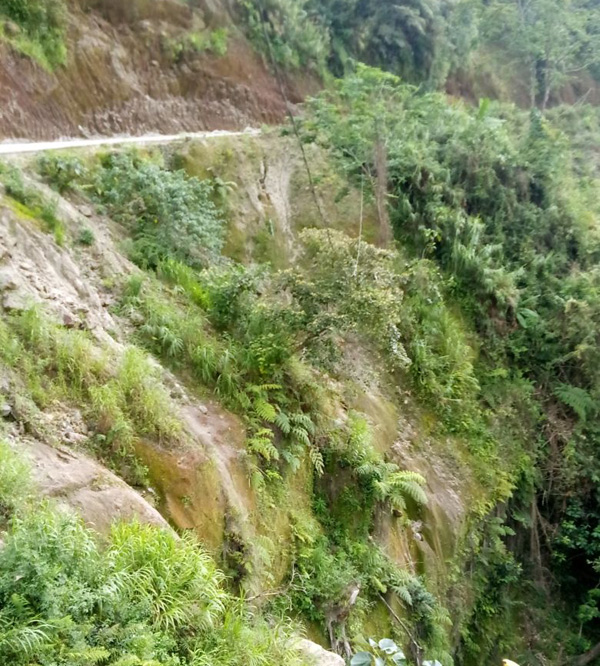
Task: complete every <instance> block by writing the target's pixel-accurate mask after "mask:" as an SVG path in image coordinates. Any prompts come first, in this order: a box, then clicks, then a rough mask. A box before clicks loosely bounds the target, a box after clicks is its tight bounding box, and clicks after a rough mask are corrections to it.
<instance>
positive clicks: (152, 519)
mask: <svg viewBox="0 0 600 666" xmlns="http://www.w3.org/2000/svg"><path fill="white" fill-rule="evenodd" d="M25 453H26V454H27V456H28V457H29V458H30V460H31V461H32V475H33V479H34V482H35V483H36V485H37V488H38V489H39V491H40V492H41V493H42V494H43V495H45V496H48V497H52V498H54V499H55V500H57V501H58V502H59V503H60V504H63V505H64V506H66V507H69V508H71V509H74V510H75V511H77V513H79V514H80V515H81V517H82V518H83V520H84V521H85V523H86V524H87V525H89V526H90V527H92V528H93V529H95V530H97V531H98V532H100V533H107V532H108V530H109V529H110V526H111V525H112V523H113V522H115V521H118V520H133V519H137V520H139V521H140V522H143V523H148V524H150V525H156V526H158V527H164V528H168V527H169V526H168V523H167V522H166V520H165V519H164V518H163V517H162V516H161V515H160V513H158V511H157V510H156V509H155V508H154V507H152V506H151V505H150V504H149V503H148V502H146V500H144V499H143V498H142V497H141V495H139V494H138V493H137V492H136V491H135V490H133V488H131V487H130V486H128V485H127V484H126V483H125V482H124V481H122V480H121V479H119V478H118V477H117V476H115V475H114V474H113V473H112V472H110V471H109V470H107V469H106V468H105V467H103V466H102V465H100V464H99V463H97V462H96V461H94V460H92V459H91V458H89V457H88V456H86V455H84V454H81V453H76V452H74V451H71V450H68V449H63V448H60V449H59V448H54V447H52V446H48V445H47V444H43V443H42V442H39V441H31V442H27V443H26V444H25Z"/></svg>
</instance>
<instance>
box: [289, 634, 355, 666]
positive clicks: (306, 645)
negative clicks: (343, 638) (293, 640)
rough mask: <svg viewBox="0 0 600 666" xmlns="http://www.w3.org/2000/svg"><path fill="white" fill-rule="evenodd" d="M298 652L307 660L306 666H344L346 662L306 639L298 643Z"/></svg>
mask: <svg viewBox="0 0 600 666" xmlns="http://www.w3.org/2000/svg"><path fill="white" fill-rule="evenodd" d="M298 650H299V651H300V652H301V653H302V655H303V656H304V657H305V658H306V662H305V663H306V666H344V660H343V659H342V658H341V657H340V656H339V655H338V654H334V653H333V652H328V651H327V650H325V649H324V648H322V647H321V646H320V645H317V643H313V642H312V641H309V640H307V639H306V638H304V639H302V640H301V641H298Z"/></svg>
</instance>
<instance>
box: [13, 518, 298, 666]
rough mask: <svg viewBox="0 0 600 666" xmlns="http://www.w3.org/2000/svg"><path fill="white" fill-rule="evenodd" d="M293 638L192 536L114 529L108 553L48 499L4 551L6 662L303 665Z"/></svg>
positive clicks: (46, 665)
mask: <svg viewBox="0 0 600 666" xmlns="http://www.w3.org/2000/svg"><path fill="white" fill-rule="evenodd" d="M269 631H272V632H274V634H273V636H278V635H279V636H280V641H281V642H278V641H275V640H271V639H270V638H269ZM236 637H238V638H243V639H244V640H242V641H240V642H238V643H234V644H231V643H229V640H231V639H235V638H236ZM289 640H290V639H289V634H288V632H287V631H286V630H284V629H282V630H279V629H277V628H274V629H269V628H268V627H267V626H265V625H264V624H261V622H260V621H256V622H255V621H253V620H252V618H251V617H249V616H248V615H247V614H246V612H245V611H244V609H243V608H242V607H241V605H240V603H239V602H237V601H236V600H234V599H233V598H231V597H230V596H229V595H228V594H227V592H226V591H225V590H224V588H223V575H222V574H221V573H220V572H219V571H218V570H217V568H216V566H215V564H214V562H213V561H212V560H211V559H210V557H209V556H208V555H206V553H204V551H203V550H202V548H201V547H200V545H199V544H198V542H197V541H195V540H194V539H193V538H192V537H191V536H190V535H186V536H185V537H184V538H182V539H179V538H177V536H176V535H175V534H174V533H172V532H170V531H166V530H161V529H157V528H155V527H150V526H144V525H140V524H137V523H132V524H129V525H117V526H115V527H114V529H113V531H112V534H111V536H110V539H109V542H108V545H107V548H106V549H104V550H103V549H101V548H100V547H99V546H98V544H97V542H96V541H95V539H94V534H93V533H92V532H91V531H90V530H87V529H85V528H84V527H83V526H82V524H81V523H80V521H79V520H78V519H76V518H74V517H73V516H71V515H67V514H65V513H63V512H59V511H57V510H56V509H54V508H53V507H51V506H49V505H42V506H38V507H36V508H35V510H32V511H30V512H27V513H25V514H24V515H23V516H22V517H20V518H17V519H15V520H14V522H13V525H12V527H11V529H10V532H9V534H8V536H7V539H6V543H5V545H4V547H3V548H2V549H0V662H1V663H3V664H11V666H29V665H30V664H32V663H35V664H39V666H55V665H61V666H62V665H64V666H67V665H68V666H87V665H88V664H108V663H110V664H115V666H116V665H117V664H119V665H122V666H123V665H125V664H128V665H132V666H133V665H137V666H140V665H141V664H147V665H149V664H156V665H157V666H158V665H160V666H199V665H200V664H201V665H205V664H209V663H210V664H216V663H218V664H220V665H222V666H241V664H247V663H256V664H259V663H260V664H264V666H278V665H279V664H281V663H286V664H295V663H297V662H296V658H295V657H294V655H293V654H292V653H291V652H290V651H289V649H288V648H287V647H286V645H287V644H289Z"/></svg>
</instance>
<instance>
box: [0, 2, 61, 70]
mask: <svg viewBox="0 0 600 666" xmlns="http://www.w3.org/2000/svg"><path fill="white" fill-rule="evenodd" d="M66 12H67V9H66V5H65V2H64V0H1V2H0V32H2V33H4V34H3V35H2V37H3V38H5V39H7V40H8V41H9V42H10V43H11V44H12V45H14V46H15V47H16V48H17V49H18V50H20V51H22V52H23V53H25V54H27V55H29V56H31V57H32V58H34V59H35V60H37V61H38V62H39V63H40V64H42V65H43V66H44V67H46V68H48V69H53V68H55V67H57V66H58V65H62V64H64V62H65V60H66V54H67V51H66V47H65V41H64V37H65V29H66V20H67V18H66ZM2 19H6V20H9V21H11V25H9V26H7V25H6V24H5V21H3V20H2Z"/></svg>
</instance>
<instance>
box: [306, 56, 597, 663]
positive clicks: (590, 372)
mask: <svg viewBox="0 0 600 666" xmlns="http://www.w3.org/2000/svg"><path fill="white" fill-rule="evenodd" d="M374 128H376V130H377V131H376V132H375V131H374ZM303 131H304V135H305V140H306V141H317V142H319V143H320V144H321V145H322V146H324V147H326V148H327V149H328V150H330V151H331V153H332V155H333V156H335V158H336V159H337V161H338V164H339V167H340V169H342V170H343V172H344V173H345V174H346V175H347V176H348V177H349V178H350V179H352V180H353V181H354V182H355V183H359V182H363V183H365V186H366V187H367V188H368V189H369V190H370V195H371V196H374V192H373V188H372V187H371V185H372V181H371V180H370V179H369V177H368V176H369V175H370V174H371V173H373V172H374V170H375V159H376V151H375V142H376V140H378V139H379V140H382V141H384V143H385V148H386V153H387V159H388V165H387V166H388V168H387V181H386V190H387V197H388V207H389V211H390V215H391V218H392V221H393V225H394V229H395V236H396V238H397V239H398V241H400V243H401V244H402V246H403V247H405V248H410V251H411V253H412V254H413V255H416V256H420V257H424V258H428V259H429V260H430V261H431V262H433V263H434V264H435V265H437V266H438V267H439V269H440V271H441V274H442V276H444V278H445V281H444V282H443V283H442V284H443V288H442V300H443V302H444V303H445V304H446V306H449V305H450V304H451V303H454V304H455V307H456V308H457V309H459V310H460V311H461V312H462V314H463V316H464V318H465V319H464V320H463V321H464V322H465V324H466V325H467V326H468V328H470V329H471V330H473V331H475V332H476V334H477V336H476V337H475V338H472V339H471V340H470V341H468V342H467V340H465V338H463V340H465V343H466V344H467V345H470V346H472V347H473V351H474V352H475V350H476V358H474V359H473V361H472V364H473V365H472V368H473V370H472V380H469V381H468V382H467V383H466V384H465V386H466V390H467V393H466V395H467V396H471V399H472V402H471V403H470V404H471V405H472V410H471V411H469V410H468V409H465V403H464V402H463V403H462V404H461V405H460V407H459V410H460V413H461V415H462V417H463V418H462V419H461V423H460V425H459V426H458V427H459V429H464V430H463V432H465V433H467V437H468V438H469V439H470V440H471V441H474V439H478V438H479V437H480V436H481V435H482V432H483V430H482V428H484V429H487V432H488V437H489V436H490V435H491V436H492V439H494V438H495V439H496V442H500V443H501V441H502V440H501V438H500V439H499V438H498V434H497V433H496V434H494V430H493V428H492V430H491V431H490V429H489V424H490V422H489V421H488V420H487V419H486V418H485V417H484V419H483V421H481V420H479V417H481V416H483V415H484V414H485V413H486V412H487V411H488V409H489V408H490V407H491V408H492V409H493V410H498V408H499V403H498V398H499V396H500V395H501V394H504V395H506V392H507V391H508V392H514V391H516V392H517V393H521V396H522V398H521V400H522V407H526V406H527V405H529V407H526V410H525V411H524V412H521V414H522V416H521V417H520V418H523V416H525V415H526V414H527V412H529V416H525V418H526V421H525V423H526V422H527V421H528V422H529V427H530V428H531V430H529V431H527V429H526V430H525V432H524V433H522V435H523V438H522V439H521V447H522V448H521V451H522V454H523V455H525V456H526V458H527V459H528V460H529V461H530V462H529V463H528V464H526V465H525V467H517V468H513V470H512V472H511V473H510V475H509V476H510V478H511V481H510V483H511V484H512V485H514V486H515V487H516V489H517V491H516V493H515V496H514V497H515V499H514V500H513V506H512V510H513V512H514V513H513V518H512V519H510V518H509V522H510V520H514V521H515V524H517V525H519V526H520V527H521V529H525V530H529V531H531V533H532V534H533V536H532V541H531V544H532V545H531V549H529V548H524V549H522V550H517V551H516V556H517V557H518V558H521V559H522V562H523V565H524V566H525V567H526V568H527V570H528V571H529V572H530V574H531V575H532V576H533V577H534V579H535V580H536V581H537V583H536V584H537V585H539V586H540V589H542V590H546V592H547V593H548V594H549V593H550V592H549V591H550V590H558V591H560V593H561V594H562V595H563V596H562V599H564V600H568V603H569V604H570V606H569V607H570V608H571V612H572V613H573V614H575V615H576V616H577V618H578V620H577V621H576V622H571V621H570V620H569V621H568V622H567V624H568V625H569V626H571V627H573V629H575V626H578V628H579V630H581V631H582V632H583V634H582V635H580V637H579V638H575V635H574V634H572V635H571V638H565V641H566V643H567V645H566V646H565V649H567V650H572V651H574V652H576V651H582V650H583V649H585V648H586V647H589V646H590V644H591V642H592V641H594V640H595V639H596V640H597V638H598V636H599V634H598V631H599V626H598V624H597V620H596V618H597V610H596V609H597V595H596V593H595V589H596V579H597V553H598V551H597V548H596V545H595V544H596V539H595V537H594V536H593V535H594V533H595V529H596V528H595V526H596V525H597V511H598V509H597V498H598V486H597V482H596V480H597V478H599V477H598V466H597V456H596V454H595V442H596V441H597V436H598V427H599V422H598V411H597V408H596V405H597V403H598V400H599V398H600V383H599V378H600V376H599V375H598V372H597V368H598V359H597V358H596V357H597V352H598V338H597V332H598V330H599V329H598V325H599V323H600V322H599V321H598V317H597V314H598V312H599V311H600V310H599V307H600V300H599V297H598V294H599V293H600V292H599V291H598V268H597V262H598V257H599V255H598V250H599V245H598V235H597V219H598V212H599V211H598V207H597V203H596V202H595V201H594V200H593V198H590V197H589V193H590V192H592V191H593V192H597V188H598V183H597V181H596V180H594V179H593V178H592V179H590V172H589V169H588V170H586V171H585V175H584V174H583V172H582V169H581V166H580V165H579V164H578V163H577V162H575V163H574V162H572V160H571V156H572V155H573V147H572V144H571V143H570V141H569V139H568V138H567V136H565V134H563V133H562V132H561V131H560V130H558V129H557V128H556V126H553V125H552V123H551V122H550V121H549V120H548V119H547V118H546V117H544V116H543V115H541V114H540V113H539V112H538V111H537V110H535V109H534V110H533V111H531V112H530V113H529V114H527V113H523V112H519V111H517V110H516V109H514V108H512V107H506V106H501V105H497V104H494V103H491V102H489V101H488V100H483V101H482V102H481V104H480V106H479V108H478V109H472V108H469V107H467V106H465V105H464V104H461V103H452V104H450V103H448V101H447V100H446V99H445V98H444V97H443V96H442V95H439V94H436V93H429V94H422V93H421V92H419V91H418V90H416V89H415V88H412V87H410V86H408V85H406V84H402V83H401V82H400V81H399V80H398V79H396V78H395V77H393V76H392V75H388V74H383V73H381V72H380V71H376V70H372V69H368V68H365V67H359V69H358V71H357V73H356V74H355V75H352V76H350V77H348V78H346V79H344V80H343V81H341V82H339V83H338V85H337V87H336V88H335V89H334V90H331V91H327V92H325V93H323V94H322V95H321V96H320V97H318V98H317V99H315V100H314V101H313V102H312V103H311V104H310V111H309V113H308V115H307V118H306V120H305V121H304V125H303ZM588 166H589V165H588ZM427 311H428V312H431V308H428V310H427ZM425 330H431V323H429V324H427V325H426V326H425ZM445 337H447V335H446V336H445ZM453 348H454V349H455V350H457V353H458V354H460V355H461V357H462V358H465V355H464V352H460V351H458V348H457V346H456V344H454V345H453ZM413 364H414V359H413ZM462 376H463V377H464V375H462ZM463 381H464V380H463ZM425 384H426V385H427V386H429V387H431V386H432V385H433V383H432V381H431V379H430V378H425ZM451 384H452V386H453V388H454V389H455V390H460V388H459V387H460V386H461V384H460V383H457V382H456V381H452V382H451ZM515 395H516V394H515ZM469 413H470V414H473V415H479V416H475V417H474V418H473V419H472V420H471V419H469V418H468V417H467V415H468V414H469ZM517 413H518V412H516V413H514V414H513V418H514V416H516V414H517ZM488 414H490V413H489V412H488ZM510 422H511V421H510V419H509V420H508V421H507V422H506V423H505V427H506V426H508V427H510V425H509V424H510ZM536 423H538V424H539V425H538V427H541V433H542V434H541V436H539V435H538V434H536V432H535V431H534V428H535V424H536ZM450 427H452V428H454V427H456V424H455V423H453V422H452V421H450ZM465 428H466V429H465ZM517 441H518V440H517ZM517 441H512V442H511V443H510V444H509V445H508V448H505V449H504V450H505V451H509V450H512V451H513V453H514V452H515V451H516V450H518V445H517ZM501 446H502V445H501ZM524 511H529V512H530V515H531V517H530V518H527V519H525V518H523V512H524ZM540 530H542V531H543V536H540ZM505 536H506V535H505ZM502 541H504V540H503V539H500V540H496V543H497V546H498V548H496V549H493V550H492V551H491V552H490V556H491V553H492V552H495V553H496V554H495V555H493V556H491V557H492V559H496V558H498V557H499V559H498V566H499V571H502V570H504V573H502V574H501V575H500V576H499V578H497V579H495V583H494V584H493V585H492V586H491V587H490V588H489V591H490V592H491V591H492V590H494V589H495V590H496V592H495V593H497V589H498V586H500V587H502V585H505V587H506V589H507V590H509V589H510V588H511V586H513V587H514V584H515V582H516V581H517V580H518V578H519V575H518V572H517V573H516V570H514V565H513V564H511V558H510V557H508V559H506V556H505V555H503V554H502V552H503V551H504V546H502V545H501V542H502ZM536 543H537V546H534V545H533V544H536ZM484 544H485V540H484V542H483V543H482V545H484ZM484 547H485V548H487V547H488V546H485V545H484ZM544 567H548V568H549V569H550V571H551V573H550V574H549V575H548V574H544V573H543V571H542V570H543V568H544ZM490 573H491V565H490V570H489V571H488V574H486V578H487V580H488V581H489V578H488V576H489V575H490ZM515 573H516V577H515ZM502 580H503V581H504V583H501V581H502ZM493 608H495V609H496V610H495V611H492V614H493V613H495V612H499V609H500V608H505V606H503V603H502V602H501V601H500V599H499V598H497V600H496V601H495V602H494V603H493V604H492V605H490V606H488V610H487V611H485V613H489V612H490V609H493ZM475 612H476V613H477V612H478V611H477V609H475ZM485 613H484V615H485ZM509 615H510V613H509ZM475 624H479V625H480V627H481V626H484V625H485V624H486V623H484V621H483V616H481V617H479V620H478V621H477V622H475ZM486 626H487V625H486ZM505 626H507V627H508V626H510V622H508V621H507V622H505ZM485 637H486V640H489V639H490V635H489V634H485ZM498 641H500V642H501V639H500V636H499V635H498ZM471 642H472V636H470V637H469V640H468V641H466V643H465V647H466V648H468V643H471ZM493 644H494V640H491V643H490V649H495V648H492V647H491V646H492V645H493ZM499 644H500V643H495V645H496V648H497V646H498V645H499ZM479 648H481V645H480V646H479ZM467 651H468V650H467ZM464 658H465V659H466V663H475V662H471V661H469V660H470V659H474V660H476V661H477V662H478V663H480V662H481V659H482V658H483V659H484V660H485V656H484V655H482V654H481V653H479V654H478V655H477V656H473V657H468V655H467V654H466V653H465V655H464Z"/></svg>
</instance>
